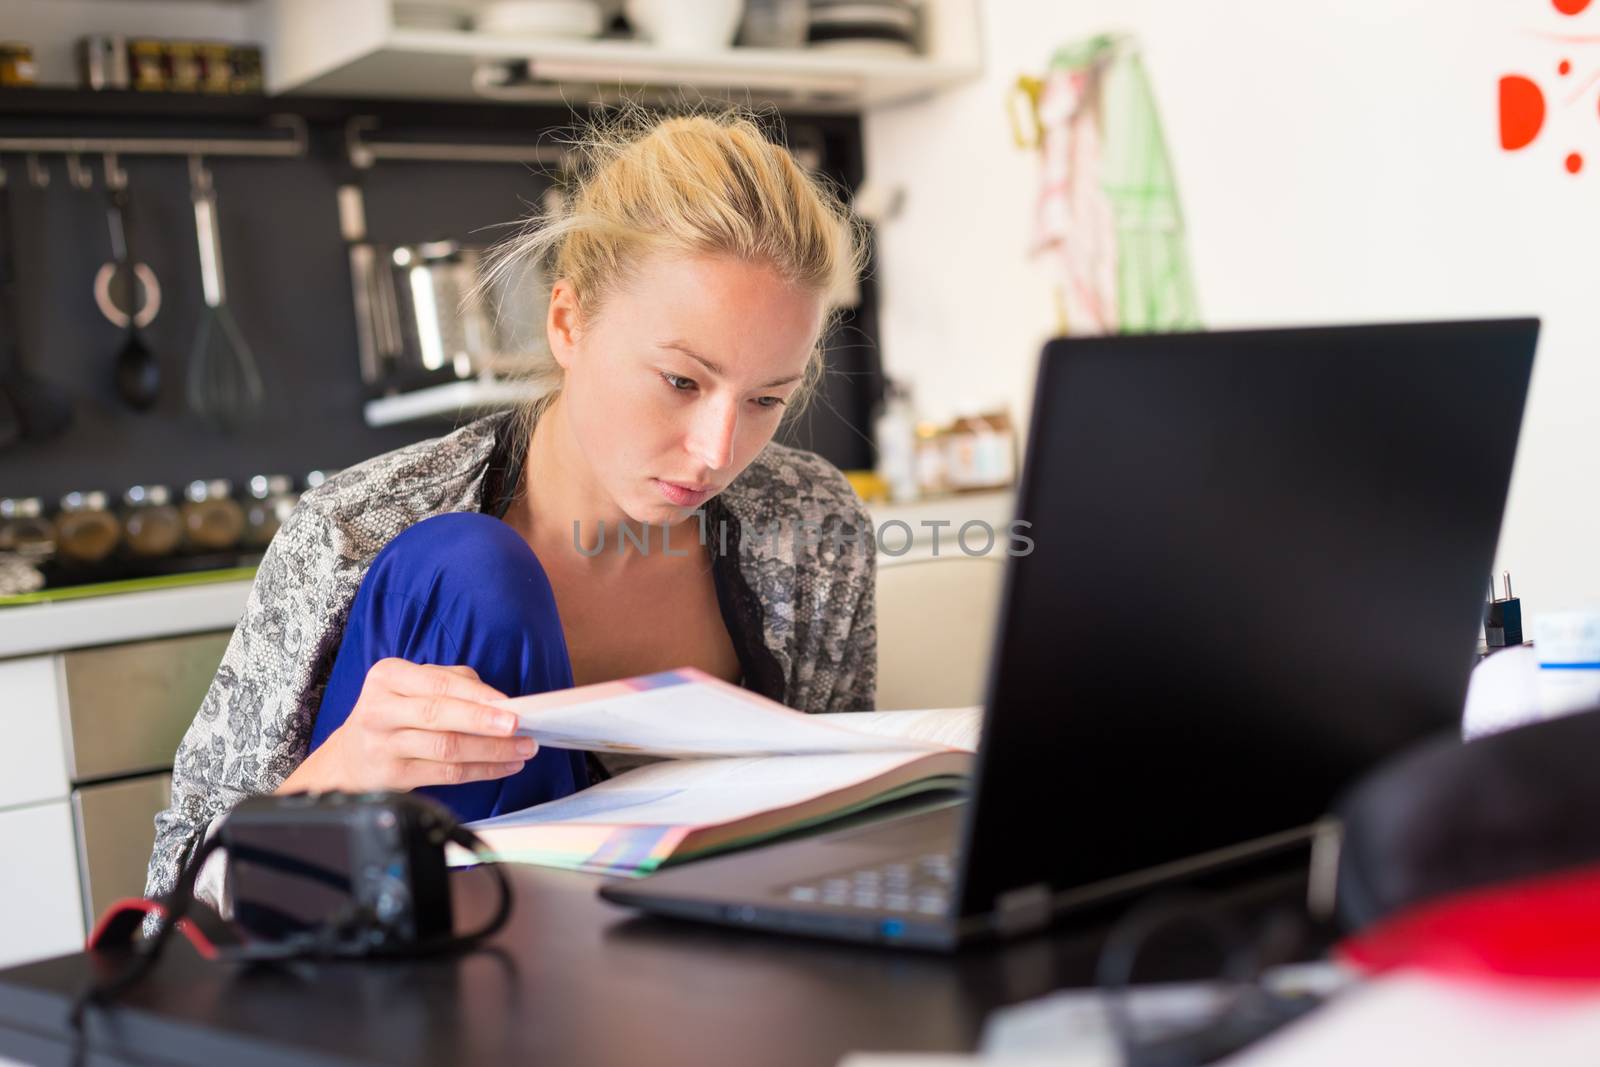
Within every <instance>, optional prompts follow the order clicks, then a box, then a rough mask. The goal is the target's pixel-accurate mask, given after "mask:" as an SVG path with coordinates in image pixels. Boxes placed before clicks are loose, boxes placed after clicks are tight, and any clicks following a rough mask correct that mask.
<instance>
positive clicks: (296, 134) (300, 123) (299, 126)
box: [267, 114, 311, 156]
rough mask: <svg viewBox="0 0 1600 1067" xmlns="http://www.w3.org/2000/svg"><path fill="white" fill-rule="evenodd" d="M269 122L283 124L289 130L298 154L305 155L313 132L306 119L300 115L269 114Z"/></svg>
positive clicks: (274, 124)
mask: <svg viewBox="0 0 1600 1067" xmlns="http://www.w3.org/2000/svg"><path fill="white" fill-rule="evenodd" d="M267 122H268V123H270V124H271V125H273V126H281V127H283V128H284V129H286V130H288V131H289V133H290V135H291V138H292V142H293V144H294V147H295V153H296V154H297V155H302V156H303V155H305V154H306V150H307V147H308V146H309V145H310V143H311V134H310V132H309V129H308V127H307V126H306V120H305V118H304V117H303V116H300V115H287V114H283V115H268V116H267Z"/></svg>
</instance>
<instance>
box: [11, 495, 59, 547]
mask: <svg viewBox="0 0 1600 1067" xmlns="http://www.w3.org/2000/svg"><path fill="white" fill-rule="evenodd" d="M55 551H56V528H55V525H54V524H53V523H51V521H50V520H49V519H47V518H45V517H44V504H43V502H42V501H40V499H39V498H38V497H36V496H28V497H14V498H7V499H5V500H0V552H14V553H16V554H17V555H19V556H22V557H23V558H24V559H27V560H28V561H30V562H33V563H40V562H43V561H44V560H47V559H49V558H50V557H51V556H53V555H55Z"/></svg>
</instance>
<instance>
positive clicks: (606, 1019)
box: [0, 867, 1305, 1067]
mask: <svg viewBox="0 0 1600 1067" xmlns="http://www.w3.org/2000/svg"><path fill="white" fill-rule="evenodd" d="M511 873H512V878H513V883H514V885H515V887H516V891H517V907H516V912H515V914H514V916H513V918H512V920H511V923H510V925H509V926H508V927H507V928H506V929H505V930H504V931H502V932H501V933H500V934H499V935H498V936H497V937H496V938H495V939H494V940H493V941H492V942H491V944H490V946H489V947H487V948H485V949H481V950H479V951H477V952H474V953H472V954H470V955H464V956H458V957H453V958H445V959H435V960H427V961H404V962H400V961H389V962H382V963H377V962H374V963H322V964H314V965H313V964H303V965H296V966H293V967H278V968H254V969H246V968H243V967H240V966H236V965H220V964H208V963H205V962H203V961H201V960H200V959H199V958H198V957H197V956H196V955H195V954H194V953H193V952H192V951H191V950H190V948H189V946H188V945H187V943H184V942H182V941H178V942H174V944H173V945H172V946H171V947H170V949H169V951H168V954H167V957H166V958H164V959H163V960H162V961H161V963H160V965H159V966H158V967H157V968H156V969H155V970H154V971H153V972H152V973H151V975H150V976H149V977H148V978H147V979H145V981H144V982H143V983H141V984H140V985H138V986H137V987H135V988H134V989H132V990H130V991H129V992H128V993H127V994H126V995H125V996H124V997H123V998H122V999H121V1000H119V1001H118V1006H117V1008H116V1009H115V1010H113V1011H103V1012H96V1013H92V1014H91V1020H90V1024H89V1027H88V1029H87V1034H88V1037H87V1047H86V1051H87V1057H86V1058H85V1059H84V1060H83V1061H82V1062H85V1063H94V1064H113V1063H115V1064H124V1063H126V1064H146V1063H171V1064H206V1065H208V1067H210V1065H215V1064H227V1065H228V1067H249V1065H253V1064H288V1063H294V1064H319V1063H329V1064H332V1063H341V1064H350V1063H364V1064H395V1065H409V1064H446V1063H448V1064H464V1065H472V1064H496V1065H498V1064H507V1063H541V1064H559V1065H563V1067H566V1065H572V1067H576V1065H579V1064H591V1063H593V1064H653V1065H663V1067H665V1065H673V1064H694V1065H696V1067H700V1065H704V1064H718V1063H731V1064H763V1065H772V1067H782V1065H788V1064H794V1065H802V1064H803V1065H808V1067H811V1065H815V1067H832V1065H833V1064H836V1063H837V1062H838V1060H839V1058H840V1057H841V1056H842V1055H844V1054H845V1053H847V1052H850V1051H852V1050H908V1051H909V1050H923V1051H931V1050H949V1051H954V1050H971V1049H973V1048H975V1047H976V1044H977V1041H978V1038H979V1034H980V1031H981V1029H982V1026H983V1022H984V1019H985V1017H986V1016H987V1015H988V1013H989V1012H990V1011H992V1010H993V1009H995V1008H997V1007H1000V1006H1002V1005H1006V1004H1014V1003H1016V1002H1018V1001H1022V1000H1027V999H1029V998H1032V997H1037V996H1040V995H1042V994H1044V993H1047V992H1050V991H1051V990H1054V989H1060V988H1064V987H1069V986H1082V985H1089V984H1092V981H1093V973H1094V966H1095V960H1096V957H1097V954H1098V951H1099V947H1100V944H1101V942H1102V940H1103V938H1104V935H1105V932H1106V930H1107V929H1108V927H1109V925H1110V924H1111V923H1112V922H1113V921H1114V920H1115V918H1116V917H1117V916H1118V915H1119V914H1120V913H1122V912H1123V911H1125V910H1126V908H1127V906H1128V905H1126V904H1124V905H1122V906H1121V907H1119V908H1108V909H1105V910H1102V911H1101V912H1098V913H1091V914H1085V915H1083V916H1080V917H1079V918H1078V919H1077V921H1076V922H1074V923H1073V924H1071V925H1068V926H1064V927H1062V928H1060V929H1058V930H1056V931H1054V932H1052V933H1050V934H1048V935H1040V936H1036V937H1033V938H1031V939H1027V940H1023V941H1018V942H1014V943H1011V944H1007V945H1003V946H988V947H979V948H977V949H973V950H969V951H967V952H963V953H960V954H959V955H955V956H948V957H945V956H934V955H923V954H919V953H911V952H906V951H903V950H899V951H897V950H891V949H880V948H874V947H868V946H853V945H843V944H831V943H826V942H820V941H807V940H801V939H791V938H784V937H780V936H777V935H766V934H757V933H749V932H744V931H731V930H722V929H718V928H713V927H700V926H694V925H687V924H678V923H673V922H668V921H665V920H656V919H646V918H640V917H637V916H634V915H632V914H631V913H629V912H626V911H622V910H619V909H617V908H614V907H612V906H610V905H608V904H606V903H604V902H603V901H601V900H599V899H598V898H597V897H596V896H595V893H594V890H595V886H596V884H597V881H596V879H593V878H590V877H587V876H583V875H576V874H569V873H565V872H560V871H552V870H545V869H540V868H533V867H518V868H515V869H513V870H512V872H511ZM458 883H460V884H458V889H457V894H456V895H457V905H458V906H457V911H458V923H465V922H468V921H471V920H472V919H473V918H474V916H475V915H476V914H480V913H481V912H482V911H484V910H485V909H487V907H488V906H489V904H490V902H491V899H492V898H491V897H490V895H489V894H490V891H489V888H488V880H487V878H486V877H485V876H484V875H483V873H482V872H468V873H466V874H464V875H462V876H460V877H459V878H458ZM1304 884H1305V878H1304V874H1303V871H1301V870H1298V869H1297V870H1283V869H1281V868H1280V869H1278V870H1276V871H1273V872H1268V873H1262V872H1259V871H1258V872H1253V873H1252V874H1251V875H1250V877H1249V878H1248V879H1243V880H1241V879H1239V878H1237V877H1236V878H1235V879H1233V881H1232V883H1231V884H1230V885H1229V886H1228V887H1227V888H1225V889H1224V890H1222V897H1221V899H1223V900H1224V901H1226V903H1227V906H1228V907H1230V908H1233V909H1237V910H1238V912H1239V913H1240V914H1242V915H1244V916H1246V917H1249V916H1251V915H1258V914H1261V913H1263V912H1264V911H1265V910H1266V909H1268V908H1273V907H1285V906H1287V907H1294V906H1296V905H1297V904H1298V902H1299V901H1300V900H1302V899H1303V890H1304ZM469 913H471V914H469ZM12 921H26V918H25V917H22V918H21V919H19V918H18V917H16V916H13V917H12ZM1182 955H1183V953H1182V952H1177V953H1173V952H1167V953H1164V954H1163V955H1161V956H1160V957H1159V958H1158V959H1157V960H1156V962H1155V966H1154V968H1153V969H1152V972H1151V973H1148V974H1143V975H1142V977H1148V978H1164V977H1195V976H1201V975H1204V974H1205V973H1207V968H1208V966H1210V964H1209V963H1207V962H1201V961H1200V959H1199V958H1198V957H1196V958H1191V959H1187V960H1185V959H1181V958H1179V957H1181V956H1182ZM97 966H98V967H100V968H102V969H103V968H105V967H106V966H108V963H107V961H104V960H97V959H95V958H92V957H89V956H86V955H84V954H78V955H73V956H64V957H61V958H58V959H53V960H44V961H40V962H37V963H32V964H27V965H24V966H21V967H16V968H12V969H10V970H7V971H4V972H0V1057H11V1058H15V1059H20V1060H24V1061H27V1062H38V1063H62V1064H65V1063H69V1062H72V1055H73V1052H74V1050H73V1047H72V1044H71V1040H70V1032H69V1031H68V1029H67V1026H66V1021H65V1020H66V1010H67V1005H68V1004H69V1002H70V1000H71V997H72V995H73V994H74V993H76V991H77V990H78V989H80V988H81V987H82V986H83V984H84V982H85V981H86V980H87V979H88V978H90V977H91V976H92V975H93V974H94V973H95V971H96V967H97ZM1181 972H1187V973H1181Z"/></svg>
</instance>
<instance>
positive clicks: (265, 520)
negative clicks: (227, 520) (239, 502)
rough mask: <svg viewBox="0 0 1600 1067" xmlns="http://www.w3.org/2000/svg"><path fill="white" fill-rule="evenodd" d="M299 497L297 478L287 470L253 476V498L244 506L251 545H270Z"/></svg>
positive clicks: (245, 533) (251, 492) (246, 541)
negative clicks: (285, 472)
mask: <svg viewBox="0 0 1600 1067" xmlns="http://www.w3.org/2000/svg"><path fill="white" fill-rule="evenodd" d="M299 499H300V498H299V496H298V495H296V493H295V492H294V480H293V479H291V478H290V477H289V476H288V475H287V474H258V475H256V476H255V477H254V478H251V479H250V500H249V501H248V502H247V503H246V504H245V508H244V543H245V544H246V545H248V546H250V547H251V548H266V547H267V545H269V544H271V543H272V535H273V534H275V533H277V532H278V527H279V526H282V525H283V523H284V520H285V519H287V518H288V517H289V512H291V511H293V510H294V506H295V503H296V502H297V501H298V500H299Z"/></svg>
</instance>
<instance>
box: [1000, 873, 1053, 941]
mask: <svg viewBox="0 0 1600 1067" xmlns="http://www.w3.org/2000/svg"><path fill="white" fill-rule="evenodd" d="M1050 901H1051V893H1050V885H1049V883H1047V882H1035V883H1033V884H1032V885H1025V886H1022V887H1021V888H1020V889H1011V890H1008V891H1006V892H1004V893H1001V894H1000V895H999V896H998V897H996V898H995V901H994V928H995V930H996V932H998V933H999V934H1001V935H1002V936H1006V935H1010V934H1020V933H1026V932H1027V931H1029V930H1041V929H1043V928H1044V927H1046V926H1049V925H1050V914H1051V909H1050Z"/></svg>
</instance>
